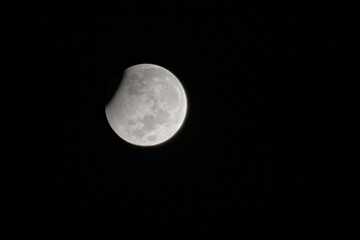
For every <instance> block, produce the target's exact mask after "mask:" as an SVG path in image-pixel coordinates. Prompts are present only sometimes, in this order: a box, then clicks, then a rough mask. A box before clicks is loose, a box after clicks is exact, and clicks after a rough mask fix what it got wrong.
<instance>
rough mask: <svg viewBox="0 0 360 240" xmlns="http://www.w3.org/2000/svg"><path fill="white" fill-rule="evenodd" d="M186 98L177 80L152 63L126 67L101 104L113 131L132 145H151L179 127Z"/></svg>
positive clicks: (161, 141) (170, 136)
mask: <svg viewBox="0 0 360 240" xmlns="http://www.w3.org/2000/svg"><path fill="white" fill-rule="evenodd" d="M186 111H187V99H186V94H185V91H184V88H183V86H182V85H181V83H180V81H179V80H178V79H177V78H176V77H175V76H174V74H172V73H171V72H170V71H168V70H166V69H165V68H163V67H160V66H157V65H153V64H138V65H134V66H132V67H129V68H127V69H126V70H125V71H124V74H123V78H122V80H121V83H120V85H119V88H118V89H117V90H116V92H115V94H114V95H113V97H112V98H111V100H110V102H109V103H108V104H107V105H106V107H105V113H106V117H107V120H108V122H109V124H110V126H111V128H112V129H113V130H114V131H115V133H116V134H117V135H118V136H119V137H120V138H122V139H123V140H125V141H126V142H129V143H131V144H134V145H139V146H153V145H158V144H160V143H163V142H165V141H167V140H169V139H170V138H172V137H173V136H174V135H175V134H176V132H177V131H178V130H179V129H180V128H181V126H182V124H183V122H184V120H185V116H186Z"/></svg>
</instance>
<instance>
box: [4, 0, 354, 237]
mask: <svg viewBox="0 0 360 240" xmlns="http://www.w3.org/2000/svg"><path fill="white" fill-rule="evenodd" d="M6 11H7V13H9V14H8V15H5V17H4V19H3V23H4V28H3V33H4V35H3V36H4V37H3V38H4V39H5V40H6V44H5V45H4V47H5V51H6V53H8V54H6V55H4V59H5V62H6V65H5V68H6V73H8V77H7V78H5V79H3V80H2V84H3V85H4V86H5V87H3V88H2V100H3V103H5V110H6V115H5V116H4V117H3V120H5V123H4V124H3V127H4V131H3V133H4V134H3V138H4V139H5V140H6V144H5V145H3V148H4V149H3V150H4V151H3V156H4V157H3V161H2V163H1V164H2V167H1V183H2V188H1V189H2V190H1V191H2V192H1V193H2V196H3V197H2V199H4V200H5V203H4V205H3V206H4V207H3V208H2V212H1V216H2V218H1V219H2V222H1V236H3V237H0V238H1V239H39V238H46V239H54V238H57V237H60V238H61V239H69V238H71V239H72V238H74V239H75V238H76V239H120V238H121V237H123V236H125V235H128V234H131V235H133V236H148V237H150V236H159V235H165V236H166V237H167V238H169V239H172V238H174V237H175V236H178V235H185V236H188V237H189V236H193V234H195V235H199V236H202V237H207V236H212V235H217V234H219V235H220V236H225V235H234V236H245V235H251V236H272V235H274V236H277V235H286V236H288V237H292V236H299V235H304V236H308V235H309V234H319V236H323V234H325V233H327V234H328V233H332V231H334V230H335V229H336V226H338V225H339V224H340V222H341V221H342V220H341V215H342V212H341V210H339V208H337V207H335V206H337V202H336V201H337V200H336V199H337V198H336V196H337V195H338V194H339V192H338V190H337V175H338V174H339V172H336V171H334V169H335V168H336V167H337V166H336V162H335V159H338V160H339V159H345V158H348V157H350V158H351V157H354V156H352V155H351V154H352V153H351V152H346V153H344V152H341V151H340V150H339V145H338V144H339V137H338V136H339V134H341V133H342V131H344V130H342V129H341V128H339V127H338V124H339V121H340V119H341V116H344V112H345V110H344V109H343V108H342V105H340V103H339V101H340V95H341V94H342V92H343V91H344V89H346V85H345V83H342V82H339V81H336V76H337V74H338V73H337V72H336V70H337V69H336V68H335V67H334V66H335V65H336V61H338V60H337V59H336V52H335V49H334V44H336V41H335V33H334V29H335V28H337V27H338V26H337V22H336V20H335V15H336V14H335V13H334V10H333V9H331V8H330V7H325V6H321V8H317V7H315V6H310V7H309V6H306V7H305V6H284V5H281V6H280V5H279V6H276V5H268V6H265V5H259V6H245V5H244V4H238V5H234V4H231V3H227V2H225V1H221V2H217V1H207V2H205V3H201V4H200V3H196V2H192V1H167V2H166V3H156V2H153V1H148V3H142V2H135V1H133V2H132V3H127V4H125V3H120V2H119V3H118V4H110V5H106V6H105V4H103V5H99V3H97V4H91V3H87V4H86V5H80V6H75V5H69V6H65V5H61V4H59V5H55V4H54V5H51V6H50V5H40V4H39V5H33V4H32V5H30V4H25V5H24V4H22V3H16V4H15V5H14V6H12V7H9V8H8V9H6ZM138 63H153V64H158V65H160V66H163V67H165V68H167V69H169V70H170V71H171V72H173V73H174V74H175V75H176V76H177V77H178V78H179V79H180V81H181V82H182V84H183V86H184V88H185V91H186V93H187V96H188V102H189V111H188V115H187V118H186V121H185V124H184V126H183V128H182V129H181V131H180V132H179V133H178V134H177V135H176V137H174V138H173V139H172V140H171V141H169V142H167V143H165V144H162V145H160V146H157V147H152V148H139V147H135V146H132V145H129V144H127V143H126V142H124V141H122V140H121V139H120V138H119V137H118V136H117V135H116V134H115V133H114V132H113V131H112V129H111V128H110V126H109V125H108V123H107V120H106V117H105V113H104V102H105V98H106V96H105V94H106V91H107V90H108V87H109V84H110V83H111V81H113V80H114V79H115V78H117V77H120V76H121V73H122V71H123V70H124V69H125V68H127V67H129V66H131V65H134V64H138ZM344 154H345V155H344ZM348 190H349V189H348ZM344 192H345V191H344Z"/></svg>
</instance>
